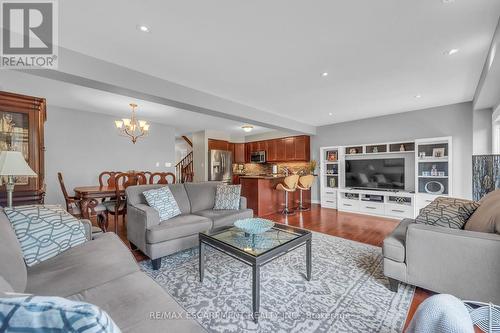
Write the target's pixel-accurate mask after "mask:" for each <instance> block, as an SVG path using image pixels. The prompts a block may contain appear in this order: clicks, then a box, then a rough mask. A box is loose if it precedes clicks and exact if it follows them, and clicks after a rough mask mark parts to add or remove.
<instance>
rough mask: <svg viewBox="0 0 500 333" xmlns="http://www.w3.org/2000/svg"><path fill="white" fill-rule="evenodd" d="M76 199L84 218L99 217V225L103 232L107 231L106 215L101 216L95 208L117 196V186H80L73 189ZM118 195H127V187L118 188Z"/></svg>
mask: <svg viewBox="0 0 500 333" xmlns="http://www.w3.org/2000/svg"><path fill="white" fill-rule="evenodd" d="M73 191H74V192H75V199H77V200H78V201H79V206H80V211H81V215H82V218H84V219H90V217H92V216H97V223H98V224H99V227H100V228H101V229H103V230H107V227H108V221H107V218H106V214H102V213H101V214H99V213H97V212H96V210H95V208H96V207H97V206H98V205H99V204H100V203H101V202H102V200H103V199H106V198H112V197H115V196H116V193H117V192H116V187H115V186H108V185H104V186H99V185H97V186H78V187H75V188H74V189H73ZM118 191H119V192H118V193H119V194H120V195H121V196H124V195H125V187H123V186H121V185H120V186H118Z"/></svg>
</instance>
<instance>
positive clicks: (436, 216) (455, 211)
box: [415, 197, 479, 229]
mask: <svg viewBox="0 0 500 333" xmlns="http://www.w3.org/2000/svg"><path fill="white" fill-rule="evenodd" d="M478 207H479V204H478V203H477V202H474V201H470V200H464V199H456V198H447V197H439V198H437V199H435V200H434V201H433V202H431V203H430V204H429V205H427V206H426V207H424V208H422V209H421V210H420V214H419V215H418V216H417V218H416V219H415V221H416V222H417V223H424V224H430V225H436V226H440V227H447V228H452V229H463V227H464V225H465V223H466V222H467V220H468V219H469V218H470V216H471V215H472V214H473V213H474V211H475V210H476V209H477V208H478Z"/></svg>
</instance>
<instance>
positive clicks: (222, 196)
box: [214, 185, 241, 210]
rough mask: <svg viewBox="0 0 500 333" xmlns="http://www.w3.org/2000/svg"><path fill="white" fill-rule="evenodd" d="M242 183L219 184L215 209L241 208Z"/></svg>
mask: <svg viewBox="0 0 500 333" xmlns="http://www.w3.org/2000/svg"><path fill="white" fill-rule="evenodd" d="M240 195H241V185H217V192H215V206H214V210H221V209H232V210H235V209H240Z"/></svg>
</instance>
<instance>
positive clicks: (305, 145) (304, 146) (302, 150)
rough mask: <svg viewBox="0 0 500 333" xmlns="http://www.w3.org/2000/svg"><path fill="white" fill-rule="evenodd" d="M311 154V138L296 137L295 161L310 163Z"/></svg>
mask: <svg viewBox="0 0 500 333" xmlns="http://www.w3.org/2000/svg"><path fill="white" fill-rule="evenodd" d="M310 159H311V153H310V138H309V137H308V136H305V135H302V136H296V137H295V158H294V160H295V161H309V160H310Z"/></svg>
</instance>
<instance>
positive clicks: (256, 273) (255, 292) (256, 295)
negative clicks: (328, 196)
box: [199, 235, 312, 323]
mask: <svg viewBox="0 0 500 333" xmlns="http://www.w3.org/2000/svg"><path fill="white" fill-rule="evenodd" d="M309 236H310V235H309ZM304 243H305V246H306V279H307V281H310V280H311V273H312V257H311V256H312V245H311V237H309V238H307V239H306V240H305V242H304V241H303V242H301V243H299V244H298V245H295V246H293V247H290V248H286V249H284V250H283V252H281V253H279V254H277V255H276V256H274V257H270V258H268V260H266V261H263V262H259V260H255V261H254V260H252V261H250V260H245V259H244V258H241V257H240V256H238V255H236V254H232V253H231V252H229V251H227V249H224V247H225V246H222V247H219V246H218V245H216V244H213V243H208V242H206V241H205V240H204V239H203V238H202V237H200V241H199V274H200V282H201V283H203V277H204V274H205V245H208V246H210V247H212V248H214V249H216V250H218V251H220V252H222V253H225V254H227V255H229V256H231V257H233V258H235V259H237V260H239V261H241V262H243V263H245V264H247V265H249V266H251V267H252V315H253V319H254V322H255V323H257V322H258V320H259V308H260V268H261V266H263V265H265V264H267V263H268V262H270V261H272V260H274V259H276V258H279V257H281V256H282V255H284V254H286V253H288V252H290V251H292V250H295V249H296V248H298V247H300V246H302V245H304Z"/></svg>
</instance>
